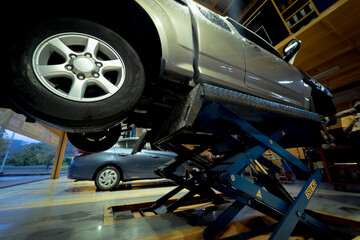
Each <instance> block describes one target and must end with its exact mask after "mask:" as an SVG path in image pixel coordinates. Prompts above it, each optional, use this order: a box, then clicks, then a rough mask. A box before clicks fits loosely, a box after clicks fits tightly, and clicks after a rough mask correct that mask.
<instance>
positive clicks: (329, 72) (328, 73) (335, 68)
mask: <svg viewBox="0 0 360 240" xmlns="http://www.w3.org/2000/svg"><path fill="white" fill-rule="evenodd" d="M339 70H340V68H339V67H338V66H336V67H333V68H331V69H329V70H327V71H325V72H322V73H319V74H317V75H315V76H313V77H311V78H312V79H315V80H317V79H319V78H323V77H325V76H327V75H330V74H332V73H334V72H336V71H339Z"/></svg>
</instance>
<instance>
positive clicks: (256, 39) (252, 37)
mask: <svg viewBox="0 0 360 240" xmlns="http://www.w3.org/2000/svg"><path fill="white" fill-rule="evenodd" d="M227 20H228V21H229V22H230V23H231V24H232V25H233V26H234V27H235V28H236V30H237V31H238V32H239V33H240V35H241V36H243V37H244V38H247V39H249V40H250V41H252V42H253V43H255V44H257V45H258V46H260V47H262V48H263V49H265V50H267V51H268V52H271V53H272V54H274V55H275V56H277V57H279V58H281V55H280V53H279V52H278V51H277V50H276V49H275V48H273V46H271V45H270V44H269V43H268V42H267V41H265V40H264V39H263V38H261V37H260V36H259V35H257V34H256V33H254V32H252V31H251V30H249V29H247V28H246V27H244V26H242V25H241V24H240V23H238V22H236V21H235V20H234V19H232V18H227Z"/></svg>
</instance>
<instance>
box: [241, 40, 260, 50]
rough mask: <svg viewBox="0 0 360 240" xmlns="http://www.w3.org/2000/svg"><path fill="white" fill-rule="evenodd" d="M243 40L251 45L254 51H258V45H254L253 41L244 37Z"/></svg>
mask: <svg viewBox="0 0 360 240" xmlns="http://www.w3.org/2000/svg"><path fill="white" fill-rule="evenodd" d="M245 42H246V43H247V45H249V47H251V48H252V49H255V50H256V51H260V47H259V46H258V45H256V44H255V43H253V42H252V41H250V40H248V39H245Z"/></svg>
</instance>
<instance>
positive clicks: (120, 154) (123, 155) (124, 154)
mask: <svg viewBox="0 0 360 240" xmlns="http://www.w3.org/2000/svg"><path fill="white" fill-rule="evenodd" d="M118 155H119V156H122V157H125V156H127V154H126V153H119V154H118Z"/></svg>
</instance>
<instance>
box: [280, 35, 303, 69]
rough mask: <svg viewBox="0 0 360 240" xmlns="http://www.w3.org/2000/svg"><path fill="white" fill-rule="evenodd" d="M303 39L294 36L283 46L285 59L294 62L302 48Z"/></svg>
mask: <svg viewBox="0 0 360 240" xmlns="http://www.w3.org/2000/svg"><path fill="white" fill-rule="evenodd" d="M300 45H301V41H300V40H298V39H296V38H294V39H292V40H291V41H290V42H289V43H288V44H286V46H285V47H284V48H283V54H284V58H283V59H284V61H285V62H290V63H293V62H294V60H295V56H296V54H297V52H298V51H299V49H300Z"/></svg>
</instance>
